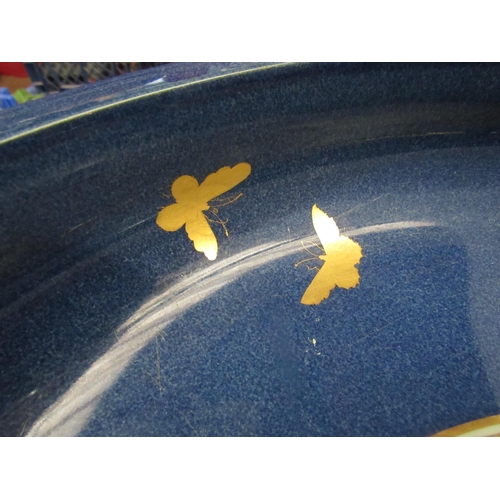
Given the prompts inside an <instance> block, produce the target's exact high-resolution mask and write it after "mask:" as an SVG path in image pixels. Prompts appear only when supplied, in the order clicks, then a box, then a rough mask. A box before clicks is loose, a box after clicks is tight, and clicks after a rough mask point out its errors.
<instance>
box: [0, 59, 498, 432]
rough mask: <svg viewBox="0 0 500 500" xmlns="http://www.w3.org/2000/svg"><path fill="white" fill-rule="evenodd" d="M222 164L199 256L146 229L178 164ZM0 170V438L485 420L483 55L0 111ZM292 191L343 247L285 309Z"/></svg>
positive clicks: (493, 268) (308, 225)
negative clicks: (319, 287) (217, 220)
mask: <svg viewBox="0 0 500 500" xmlns="http://www.w3.org/2000/svg"><path fill="white" fill-rule="evenodd" d="M174 81H176V82H177V83H173V82H174ZM150 82H155V83H151V85H146V84H147V83H150ZM152 86H155V89H154V91H151V87H152ZM110 96H111V97H110ZM107 100H109V102H108V101H107ZM103 102H104V103H105V104H102V103H103ZM240 162H248V163H250V164H251V166H252V173H251V175H250V176H249V177H248V178H247V179H246V180H245V181H244V182H242V183H241V184H240V185H239V186H238V187H237V188H236V190H235V192H238V193H239V192H241V193H242V197H241V198H239V199H238V200H237V201H236V202H234V203H232V204H230V205H228V206H226V207H223V208H221V210H220V214H221V216H222V217H224V219H227V220H228V224H227V228H228V230H229V236H228V237H226V236H225V235H224V231H223V229H222V227H220V226H215V227H214V231H215V233H216V236H217V239H218V242H219V254H218V257H217V259H216V260H215V261H213V262H210V261H208V260H207V259H206V258H205V257H204V256H203V254H201V253H199V252H196V251H195V250H194V248H193V244H192V242H191V241H190V240H189V239H188V237H187V235H186V232H185V231H184V230H179V231H176V232H172V233H168V232H166V231H163V230H162V229H160V228H159V226H158V225H157V224H156V223H155V218H156V215H157V213H158V211H159V210H160V208H161V207H163V206H165V205H167V204H169V203H171V202H172V200H170V201H169V200H167V199H166V198H165V196H164V195H165V194H166V195H169V194H170V188H171V185H172V182H173V181H174V180H175V179H176V178H177V177H179V176H180V175H183V174H189V175H193V176H195V177H196V178H197V179H198V180H199V181H202V180H203V179H204V178H205V177H206V176H207V175H208V174H210V173H213V172H215V171H216V170H218V169H219V168H220V167H223V166H226V165H228V166H233V165H236V164H237V163H240ZM0 172H1V174H0V175H1V180H0V199H1V209H2V218H1V224H2V225H1V257H2V261H1V268H0V270H1V275H0V276H1V283H2V287H1V289H2V293H1V302H0V325H1V337H0V368H1V371H0V387H1V398H0V432H1V434H2V435H82V436H90V435H92V436H96V435H97V436H129V435H139V436H190V435H192V436H214V435H231V436H236V435H243V436H372V435H375V436H427V435H432V434H434V433H436V432H438V431H441V430H443V429H446V428H449V427H452V426H455V425H458V424H462V423H464V422H468V421H471V420H475V419H479V418H482V417H487V416H490V415H494V414H498V413H500V410H499V401H500V361H499V360H500V321H499V320H498V316H499V313H500V307H499V304H500V271H499V264H498V263H499V261H500V222H499V217H498V214H499V210H500V67H499V66H497V65H481V64H468V65H455V64H446V65H418V64H409V65H406V64H405V65H387V64H382V65H362V64H352V65H351V64H285V65H260V66H259V65H254V64H251V65H241V64H240V65H233V66H232V65H222V64H220V65H206V64H205V65H178V64H172V65H169V66H166V67H163V68H155V69H153V70H147V71H144V72H142V73H140V74H136V75H128V76H125V77H121V78H117V79H114V80H111V81H104V82H100V83H97V84H93V85H91V86H89V87H87V88H82V89H77V90H74V91H68V92H66V93H64V94H62V95H58V96H54V97H50V98H44V99H41V100H38V101H34V102H30V103H27V104H25V105H23V106H19V107H17V108H15V109H12V110H4V111H2V112H0ZM313 204H317V205H318V206H319V207H321V208H322V209H323V210H324V211H325V212H326V213H328V214H329V215H331V216H333V217H334V218H335V220H336V221H337V223H338V225H339V227H340V229H341V232H342V233H343V234H347V235H348V236H349V237H351V238H352V239H353V240H355V241H356V242H358V243H359V244H360V245H361V246H362V248H363V258H362V260H361V263H360V265H359V270H360V276H361V279H360V283H359V285H358V286H357V287H355V288H352V289H349V290H344V289H339V288H336V289H334V290H333V291H332V293H331V294H330V297H329V298H328V299H327V300H325V301H323V302H322V303H321V304H320V305H315V306H305V305H302V304H301V303H300V299H301V296H302V294H303V293H304V290H305V289H306V288H307V286H308V285H309V284H310V282H311V280H312V278H313V277H314V271H310V270H308V269H307V268H306V266H305V265H303V266H298V267H295V263H297V262H299V261H300V260H303V259H305V258H307V257H308V255H307V254H306V253H305V251H304V250H303V247H302V244H301V242H307V241H312V242H317V241H318V240H317V237H316V234H315V232H314V230H313V226H312V221H311V207H312V205H313Z"/></svg>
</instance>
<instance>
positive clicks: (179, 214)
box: [156, 163, 252, 260]
mask: <svg viewBox="0 0 500 500" xmlns="http://www.w3.org/2000/svg"><path fill="white" fill-rule="evenodd" d="M251 170H252V169H251V167H250V165H249V164H248V163H238V164H237V165H235V166H234V167H232V168H231V167H222V168H220V169H219V170H217V172H215V173H213V174H210V175H208V176H207V178H206V179H205V180H204V181H203V182H202V183H201V184H198V181H197V180H196V179H195V178H194V177H193V176H191V175H182V176H181V177H179V178H178V179H176V180H175V181H174V183H173V184H172V195H173V197H174V198H175V201H176V203H174V204H173V205H169V206H167V207H165V208H163V209H162V210H161V211H160V213H159V214H158V217H157V218H156V223H157V224H158V225H159V226H160V227H161V228H162V229H164V230H165V231H177V230H178V229H180V228H181V227H182V226H184V225H185V226H186V233H187V235H188V237H189V239H190V240H191V241H192V242H193V243H194V248H195V249H196V250H197V251H198V252H202V253H204V254H205V256H206V257H207V259H209V260H215V259H216V257H217V250H218V245H217V239H216V237H215V234H214V232H213V231H212V228H211V227H210V225H209V223H208V220H207V218H206V216H205V214H204V213H203V212H204V211H206V210H209V209H210V206H209V204H208V202H209V201H210V200H213V199H214V198H217V197H218V196H220V195H221V194H224V193H225V192H226V191H229V190H230V189H232V188H234V187H235V186H237V185H238V184H239V183H240V182H242V181H244V180H245V179H246V178H247V177H248V176H249V175H250V172H251Z"/></svg>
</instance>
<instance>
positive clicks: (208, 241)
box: [186, 211, 218, 260]
mask: <svg viewBox="0 0 500 500" xmlns="http://www.w3.org/2000/svg"><path fill="white" fill-rule="evenodd" d="M186 233H187V235H188V237H189V239H190V240H191V241H192V242H193V243H194V248H195V249H196V250H197V251H198V252H202V253H204V254H205V257H206V258H207V259H208V260H215V259H216V258H217V250H218V245H217V238H216V237H215V234H214V232H213V231H212V228H211V227H210V224H209V223H208V221H207V219H206V217H205V215H204V213H203V212H201V211H198V212H193V213H192V214H191V215H190V218H189V220H188V221H187V222H186Z"/></svg>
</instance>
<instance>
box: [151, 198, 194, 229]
mask: <svg viewBox="0 0 500 500" xmlns="http://www.w3.org/2000/svg"><path fill="white" fill-rule="evenodd" d="M187 215H188V214H187V212H186V209H185V208H184V207H183V206H182V205H179V204H178V203H174V204H173V205H169V206H168V207H165V208H162V209H161V210H160V212H159V213H158V215H157V217H156V223H157V224H158V225H159V226H160V227H161V228H162V229H163V230H164V231H177V230H178V229H180V228H181V227H182V226H183V225H184V224H185V223H186V221H187Z"/></svg>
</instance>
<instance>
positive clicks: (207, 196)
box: [197, 163, 252, 202]
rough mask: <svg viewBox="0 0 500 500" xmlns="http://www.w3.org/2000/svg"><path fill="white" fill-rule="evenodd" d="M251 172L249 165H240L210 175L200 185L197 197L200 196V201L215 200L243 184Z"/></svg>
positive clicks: (224, 168)
mask: <svg viewBox="0 0 500 500" xmlns="http://www.w3.org/2000/svg"><path fill="white" fill-rule="evenodd" d="M251 171H252V167H251V166H250V165H249V164H248V163H238V164H237V165H235V166H234V167H222V168H220V169H219V170H217V172H215V173H213V174H210V175H208V176H207V178H206V179H205V180H204V181H203V182H202V183H201V184H200V187H199V188H198V192H197V196H199V199H200V201H201V200H202V201H204V202H208V201H210V200H213V199H214V198H217V196H220V195H221V194H224V193H225V192H226V191H229V190H230V189H233V188H234V187H235V186H237V185H238V184H239V183H240V182H243V181H244V180H245V179H246V178H247V177H248V176H249V175H250V173H251Z"/></svg>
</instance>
